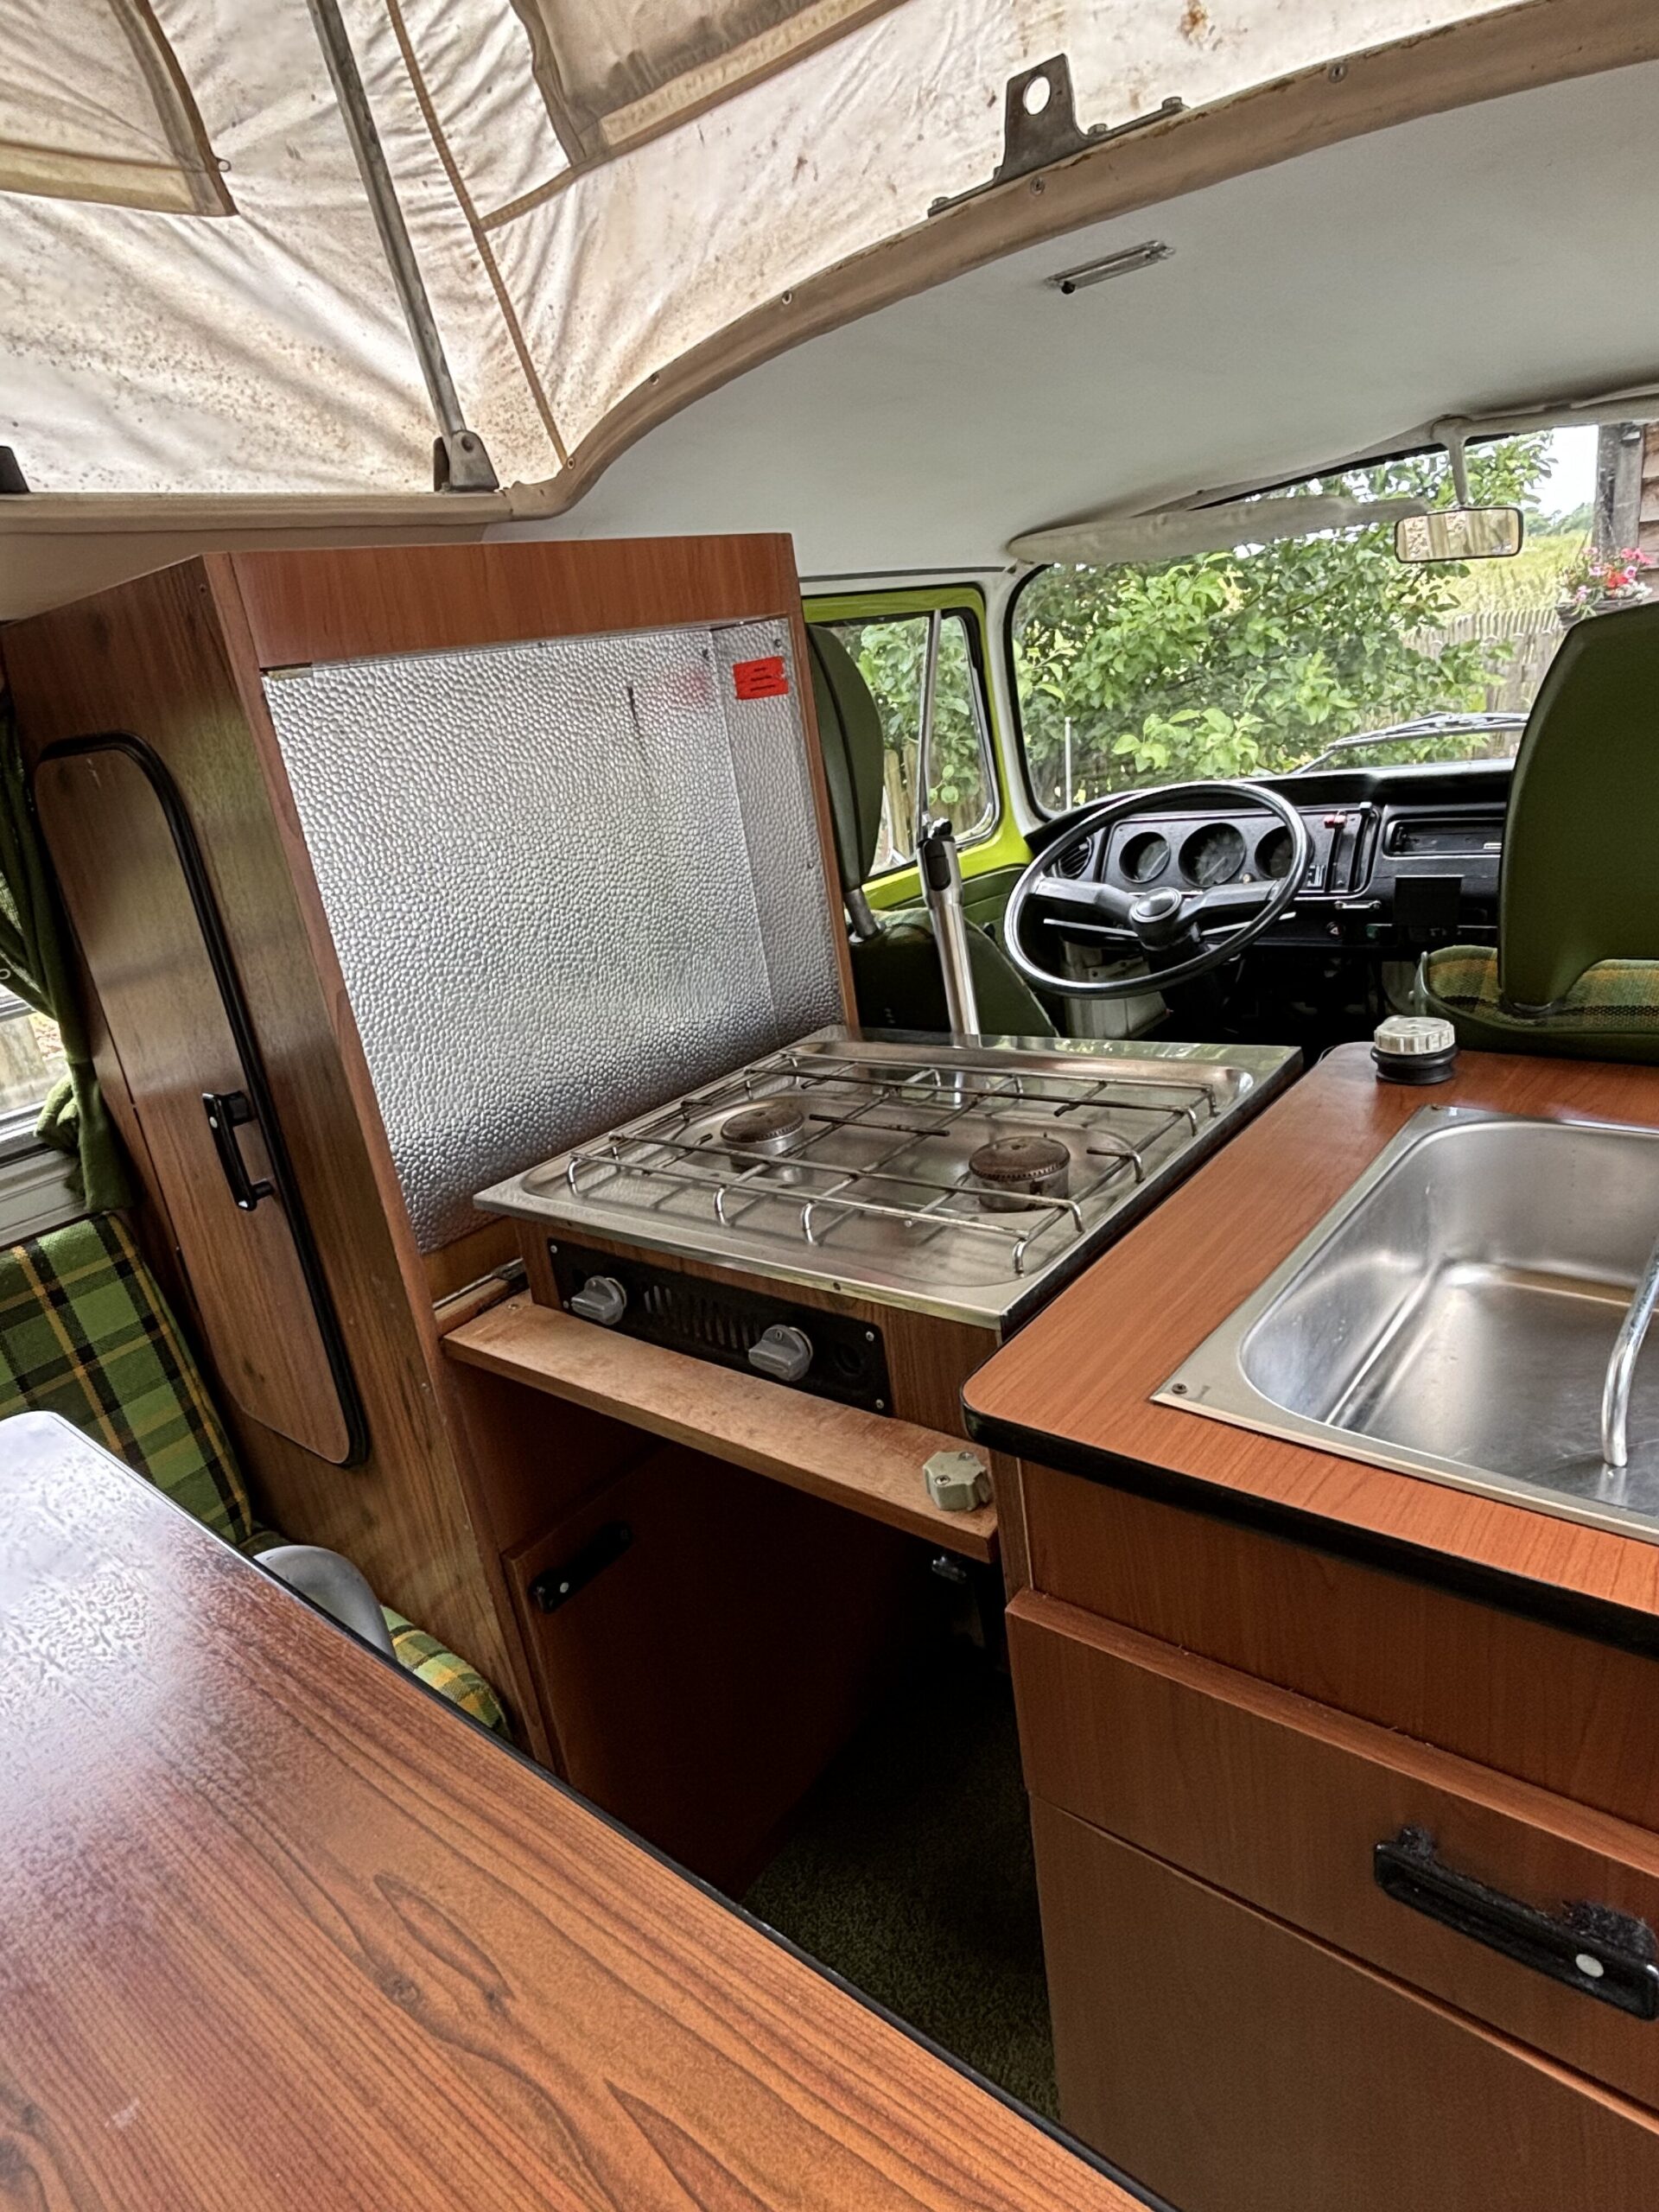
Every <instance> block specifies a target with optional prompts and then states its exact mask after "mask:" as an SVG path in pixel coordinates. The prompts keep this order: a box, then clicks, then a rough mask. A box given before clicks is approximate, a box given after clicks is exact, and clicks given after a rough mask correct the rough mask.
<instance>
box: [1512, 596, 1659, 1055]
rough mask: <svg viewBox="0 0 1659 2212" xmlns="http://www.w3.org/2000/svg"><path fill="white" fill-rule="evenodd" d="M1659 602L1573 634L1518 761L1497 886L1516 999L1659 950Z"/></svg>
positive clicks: (1531, 1005) (1532, 1001)
mask: <svg viewBox="0 0 1659 2212" xmlns="http://www.w3.org/2000/svg"><path fill="white" fill-rule="evenodd" d="M1656 855H1659V605H1654V606H1648V607H1630V608H1626V609H1624V611H1622V612H1621V613H1616V614H1598V615H1593V616H1591V617H1589V618H1587V619H1586V620H1583V621H1581V622H1580V623H1578V624H1576V625H1575V626H1574V627H1573V628H1572V629H1571V630H1569V631H1568V632H1567V636H1566V638H1565V639H1563V641H1562V643H1561V646H1560V651H1559V652H1557V654H1556V656H1555V658H1554V662H1553V663H1552V664H1551V665H1550V669H1549V671H1548V675H1547V676H1546V677H1545V678H1544V681H1543V683H1542V685H1541V688H1540V690H1539V693H1538V696H1537V699H1536V701H1535V703H1534V706H1533V709H1532V714H1531V716H1530V719H1529V721H1528V723H1527V729H1526V735H1525V736H1524V737H1523V738H1522V741H1521V750H1520V753H1519V754H1518V755H1517V756H1516V764H1515V778H1514V781H1513V783H1512V785H1511V786H1510V811H1509V820H1508V822H1507V823H1506V824H1505V827H1504V832H1503V876H1502V881H1501V884H1500V888H1499V893H1498V925H1497V929H1498V938H1497V941H1498V973H1499V976H1500V978H1501V982H1502V989H1503V1001H1504V1003H1505V1004H1506V1005H1507V1006H1508V1007H1510V1008H1511V1009H1512V1010H1514V1011H1516V1012H1517V1013H1520V1014H1527V1013H1529V1012H1532V1011H1534V1010H1535V1009H1541V1008H1545V1007H1551V1006H1554V1005H1555V1004H1556V1003H1557V1002H1558V1001H1561V1000H1564V999H1565V998H1566V997H1567V994H1568V992H1569V991H1570V990H1571V989H1572V988H1573V985H1574V984H1575V983H1576V982H1578V981H1579V979H1580V976H1583V975H1584V974H1585V972H1586V969H1591V968H1593V967H1594V966H1596V965H1597V963H1599V962H1601V961H1604V960H1659V866H1656Z"/></svg>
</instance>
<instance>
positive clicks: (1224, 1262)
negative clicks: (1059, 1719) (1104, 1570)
mask: <svg viewBox="0 0 1659 2212" xmlns="http://www.w3.org/2000/svg"><path fill="white" fill-rule="evenodd" d="M1425 1105H1435V1106H1452V1105H1460V1106H1484V1107H1492V1108H1497V1109H1500V1110H1502V1111H1504V1112H1507V1113H1515V1114H1529V1115H1536V1116H1547V1117H1555V1118H1563V1119H1569V1120H1580V1121H1605V1122H1635V1123H1639V1124H1642V1125H1643V1126H1646V1127H1659V1069H1656V1068H1639V1067H1614V1066H1610V1065H1605V1064H1603V1063H1599V1062H1589V1061H1580V1060H1552V1059H1541V1058H1522V1057H1520V1056H1516V1055H1510V1054H1500V1053H1491V1052H1465V1053H1464V1054H1463V1055H1462V1056H1461V1058H1460V1060H1459V1068H1458V1072H1457V1074H1456V1075H1455V1076H1454V1077H1452V1080H1451V1081H1450V1082H1448V1083H1443V1084H1436V1085H1435V1086H1433V1088H1415V1087H1411V1086H1408V1085H1405V1084H1389V1083H1379V1082H1378V1081H1377V1079H1376V1075H1375V1072H1374V1071H1373V1068H1372V1065H1371V1058H1370V1047H1369V1046H1364V1045H1346V1046H1340V1047H1338V1050H1337V1051H1335V1052H1332V1053H1330V1054H1329V1055H1328V1056H1327V1057H1326V1058H1325V1059H1324V1060H1322V1061H1320V1063H1319V1065H1318V1066H1317V1067H1315V1068H1314V1069H1313V1070H1312V1071H1310V1072H1309V1073H1308V1074H1307V1075H1306V1076H1304V1077H1303V1078H1302V1079H1301V1081H1300V1082H1299V1083H1297V1084H1294V1085H1293V1086H1292V1088H1291V1089H1290V1090H1288V1091H1287V1093H1286V1094H1285V1096H1283V1097H1282V1098H1280V1099H1278V1100H1277V1101H1275V1102H1274V1104H1273V1105H1271V1106H1269V1107H1268V1109H1267V1111H1266V1112H1265V1113H1263V1114H1262V1116H1260V1117H1259V1119H1257V1120H1256V1121H1255V1122H1252V1123H1251V1124H1250V1125H1249V1128H1246V1129H1244V1130H1243V1131H1242V1132H1241V1133H1240V1134H1239V1135H1237V1136H1236V1137H1235V1138H1234V1139H1233V1140H1232V1141H1231V1142H1230V1143H1229V1144H1228V1145H1227V1146H1226V1147H1224V1149H1223V1150H1222V1151H1221V1152H1220V1153H1219V1154H1217V1156H1216V1157H1215V1158H1214V1159H1213V1160H1210V1161H1208V1162H1207V1163H1206V1164H1205V1166H1203V1167H1201V1168H1200V1169H1199V1170H1198V1173H1197V1174H1196V1175H1194V1176H1193V1178H1192V1180H1191V1181H1190V1182H1188V1183H1186V1184H1185V1185H1182V1187H1181V1188H1180V1189H1179V1191H1177V1192H1174V1193H1173V1195H1172V1196H1171V1197H1170V1198H1166V1200H1165V1201H1164V1203H1163V1204H1162V1205H1160V1206H1159V1207H1158V1208H1157V1209H1156V1211H1154V1212H1153V1213H1152V1214H1151V1215H1149V1216H1148V1217H1147V1219H1146V1220H1145V1221H1144V1222H1142V1223H1141V1224H1140V1225H1139V1226H1138V1227H1136V1228H1135V1229H1134V1230H1131V1231H1130V1232H1129V1234H1128V1236H1126V1237H1125V1238H1124V1239H1123V1240H1122V1243H1119V1244H1116V1245H1115V1246H1113V1247H1112V1249H1110V1250H1109V1251H1108V1252H1107V1253H1105V1254H1104V1255H1103V1256H1102V1257H1101V1258H1100V1259H1099V1260H1097V1261H1096V1263H1095V1264H1094V1266H1093V1267H1091V1268H1089V1270H1088V1271H1087V1273H1086V1274H1083V1275H1081V1276H1079V1278H1078V1279H1077V1281H1076V1282H1075V1283H1073V1284H1072V1285H1071V1287H1069V1288H1068V1289H1067V1290H1065V1291H1064V1292H1063V1293H1062V1294H1061V1295H1060V1296H1059V1297H1058V1298H1057V1299H1056V1300H1054V1302H1053V1304H1052V1306H1048V1307H1046V1309H1045V1310H1044V1311H1043V1312H1042V1313H1039V1315H1038V1316H1037V1318H1036V1319H1035V1320H1033V1322H1031V1323H1030V1324H1029V1325H1027V1327H1026V1328H1024V1329H1022V1330H1021V1331H1020V1333H1019V1335H1018V1336H1016V1337H1014V1338H1013V1339H1012V1341H1011V1342H1010V1343H1008V1344H1005V1345H1004V1346H1003V1347H1002V1349H1001V1351H999V1352H997V1353H996V1354H995V1357H993V1358H991V1359H990V1360H989V1361H988V1363H986V1365H985V1366H983V1367H982V1368H981V1369H980V1370H979V1372H978V1373H977V1374H976V1375H975V1376H972V1377H971V1379H970V1380H969V1384H968V1387H967V1389H966V1391H965V1392H964V1394H963V1402H964V1404H965V1405H966V1408H967V1410H968V1416H969V1427H970V1429H972V1430H973V1431H974V1433H976V1434H977V1435H979V1436H980V1437H981V1438H982V1440H984V1441H986V1442H988V1443H991V1444H994V1445H995V1446H999V1447H1000V1448H1001V1449H1002V1450H1004V1451H1007V1452H1012V1453H1014V1454H1015V1455H1016V1456H1019V1457H1023V1458H1025V1459H1032V1460H1036V1461H1039V1462H1041V1463H1043V1464H1045V1465H1052V1466H1058V1467H1060V1468H1062V1469H1063V1470H1071V1471H1077V1472H1083V1473H1088V1474H1093V1475H1097V1476H1099V1477H1100V1478H1102V1479H1104V1480H1108V1481H1110V1480H1113V1479H1121V1480H1126V1481H1130V1482H1135V1481H1138V1480H1144V1478H1147V1477H1152V1478H1161V1482H1160V1480H1159V1479H1154V1481H1153V1483H1152V1484H1150V1485H1149V1486H1151V1487H1154V1488H1159V1487H1161V1488H1162V1489H1163V1490H1165V1491H1166V1492H1167V1494H1168V1495H1170V1496H1171V1497H1173V1498H1175V1500H1176V1501H1177V1502H1178V1503H1185V1504H1191V1505H1196V1506H1198V1507H1199V1508H1200V1509H1204V1508H1206V1507H1207V1508H1208V1510H1224V1511H1233V1512H1236V1513H1239V1514H1241V1515H1242V1516H1243V1517H1249V1509H1250V1508H1252V1507H1254V1508H1260V1509H1266V1514H1267V1518H1268V1523H1269V1525H1277V1526H1281V1527H1282V1528H1283V1529H1284V1530H1285V1532H1286V1533H1287V1534H1292V1535H1299V1536H1301V1537H1302V1538H1304V1539H1305V1540H1306V1541H1315V1542H1317V1541H1320V1539H1321V1536H1324V1537H1325V1538H1326V1539H1328V1540H1331V1541H1335V1542H1337V1543H1338V1546H1339V1548H1343V1549H1344V1550H1347V1551H1351V1552H1357V1553H1358V1554H1360V1555H1363V1556H1372V1557H1375V1558H1376V1559H1377V1560H1379V1561H1380V1562H1381V1563H1390V1564H1395V1565H1397V1566H1400V1567H1403V1568H1405V1569H1406V1570H1407V1571H1411V1570H1412V1568H1413V1567H1414V1566H1415V1567H1420V1568H1421V1569H1424V1570H1428V1569H1430V1568H1433V1569H1434V1570H1436V1571H1440V1570H1442V1569H1446V1568H1448V1567H1449V1568H1450V1569H1451V1570H1452V1579H1454V1580H1456V1579H1457V1578H1458V1576H1459V1575H1460V1576H1461V1577H1462V1579H1463V1580H1465V1583H1466V1584H1467V1585H1468V1586H1471V1588H1473V1589H1475V1590H1476V1591H1478V1592H1482V1593H1484V1594H1487V1595H1490V1596H1492V1597H1494V1598H1496V1599H1497V1600H1498V1601H1499V1602H1514V1603H1516V1604H1522V1605H1535V1606H1536V1607H1537V1608H1538V1609H1539V1610H1542V1611H1550V1610H1551V1609H1552V1608H1554V1610H1555V1611H1557V1612H1558V1614H1559V1615H1560V1617H1561V1618H1567V1619H1568V1620H1569V1621H1570V1622H1571V1623H1573V1624H1575V1625H1578V1626H1580V1627H1583V1628H1584V1629H1586V1630H1587V1631H1588V1632H1590V1633H1592V1634H1599V1635H1606V1636H1609V1637H1616V1638H1618V1640H1621V1641H1630V1640H1635V1641H1637V1642H1641V1643H1644V1644H1647V1645H1649V1646H1650V1647H1651V1646H1652V1645H1653V1643H1654V1641H1655V1638H1656V1636H1659V1544H1649V1543H1645V1542H1643V1541H1641V1540H1640V1539H1639V1538H1637V1537H1629V1536H1620V1535H1612V1534H1610V1533H1608V1532H1606V1531H1605V1530H1602V1529H1591V1528H1586V1527H1585V1526H1583V1525H1582V1524H1580V1523H1579V1522H1572V1521H1565V1520H1561V1519H1560V1518H1558V1517H1557V1516H1554V1515H1551V1514H1546V1513H1539V1512H1532V1511H1529V1510H1528V1509H1527V1508H1526V1507H1524V1506H1520V1505H1510V1504H1505V1503H1500V1502H1498V1501H1497V1500H1494V1499H1490V1498H1485V1497H1476V1496H1474V1495H1472V1494H1471V1493H1470V1492H1467V1491H1458V1490H1451V1489H1447V1488H1446V1487H1444V1486H1443V1485H1441V1484H1438V1483H1434V1482H1431V1481H1429V1480H1427V1479H1426V1478H1422V1477H1420V1476H1414V1475H1407V1474H1401V1473H1395V1472H1392V1471H1389V1470H1387V1469H1384V1468H1379V1467H1370V1466H1365V1465H1361V1464H1360V1463H1359V1462H1357V1461H1356V1460H1352V1459H1339V1458H1338V1457H1336V1456H1335V1455H1334V1454H1333V1453H1331V1452H1324V1451H1321V1450H1319V1448H1318V1447H1316V1446H1312V1445H1307V1444H1294V1443H1290V1442H1288V1441H1286V1440H1282V1439H1281V1438H1278V1437H1272V1436H1263V1435H1258V1434H1256V1433H1255V1432H1254V1431H1252V1430H1249V1429H1244V1428H1235V1427H1230V1426H1228V1425H1227V1424H1225V1423H1223V1422H1221V1421H1215V1420H1211V1419H1208V1418H1205V1417H1203V1416H1200V1415H1198V1414H1190V1413H1186V1412H1184V1411H1182V1410H1181V1409H1180V1408H1179V1407H1173V1406H1160V1405H1154V1403H1153V1402H1152V1394H1153V1392H1154V1391H1155V1390H1158V1389H1161V1388H1162V1387H1163V1385H1164V1384H1165V1383H1166V1382H1167V1381H1168V1380H1169V1377H1170V1376H1171V1375H1173V1373H1174V1371H1175V1370H1176V1369H1177V1368H1178V1367H1179V1365H1180V1364H1181V1363H1182V1361H1183V1360H1184V1359H1185V1358H1186V1357H1187V1356H1188V1354H1189V1353H1191V1352H1192V1351H1194V1350H1195V1349H1196V1348H1197V1346H1198V1344H1202V1343H1203V1341H1204V1339H1205V1338H1206V1337H1207V1336H1208V1335H1209V1334H1210V1332H1211V1330H1212V1329H1215V1328H1216V1327H1217V1326H1218V1325H1220V1323H1221V1322H1223V1321H1224V1320H1225V1319H1226V1318H1227V1316H1228V1315H1229V1314H1230V1313H1232V1312H1233V1311H1234V1310H1235V1308H1236V1307H1237V1306H1239V1305H1241V1304H1242V1303H1243V1300H1245V1299H1246V1298H1247V1297H1248V1296H1249V1294H1250V1293H1251V1292H1252V1291H1254V1290H1255V1289H1256V1288H1258V1287H1259V1286H1260V1285H1261V1284H1262V1282H1264V1281H1266V1280H1267V1278H1268V1275H1270V1274H1272V1273H1273V1271H1274V1268H1276V1267H1277V1266H1278V1265H1279V1263H1280V1262H1281V1260H1283V1259H1284V1258H1285V1257H1286V1256H1287V1254H1288V1253H1290V1252H1291V1251H1292V1250H1293V1249H1294V1247H1295V1246H1296V1245H1297V1244H1298V1243H1300V1241H1301V1239H1302V1238H1303V1237H1304V1236H1306V1234H1307V1232H1308V1231H1309V1230H1311V1229H1312V1228H1313V1226H1314V1224H1316V1223H1317V1222H1318V1221H1319V1217H1320V1216H1321V1215H1322V1214H1324V1213H1325V1211H1327V1209H1328V1208H1329V1207H1331V1206H1332V1205H1334V1204H1335V1202H1336V1200H1337V1199H1338V1198H1340V1197H1341V1195H1342V1193H1343V1192H1344V1191H1345V1190H1346V1189H1347V1188H1348V1186H1349V1185H1350V1184H1351V1183H1352V1182H1353V1180H1354V1179H1355V1178H1356V1177H1357V1175H1358V1174H1360V1173H1361V1172H1362V1171H1363V1169H1364V1168H1365V1167H1366V1166H1369V1164H1370V1161H1371V1160H1374V1159H1375V1158H1376V1154H1378V1153H1379V1152H1381V1151H1382V1150H1383V1147H1384V1146H1385V1145H1387V1144H1388V1143H1389V1141H1390V1140H1391V1139H1392V1138H1393V1137H1394V1136H1395V1135H1397V1134H1398V1132H1399V1130H1400V1128H1401V1127H1402V1124H1403V1123H1404V1122H1407V1121H1408V1120H1409V1119H1410V1117H1411V1116H1412V1115H1414V1113H1416V1112H1417V1111H1418V1109H1420V1108H1421V1107H1423V1106H1425Z"/></svg>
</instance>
